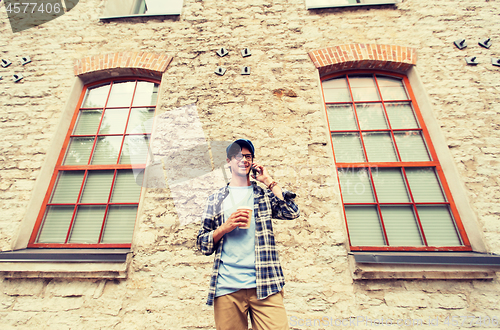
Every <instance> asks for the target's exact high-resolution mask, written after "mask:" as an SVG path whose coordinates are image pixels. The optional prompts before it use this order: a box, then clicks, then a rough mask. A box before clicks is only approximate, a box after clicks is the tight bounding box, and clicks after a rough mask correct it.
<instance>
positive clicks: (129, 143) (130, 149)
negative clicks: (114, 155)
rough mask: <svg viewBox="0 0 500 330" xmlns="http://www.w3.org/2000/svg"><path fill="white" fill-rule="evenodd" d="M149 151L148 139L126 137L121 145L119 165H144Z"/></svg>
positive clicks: (134, 136) (143, 137)
mask: <svg viewBox="0 0 500 330" xmlns="http://www.w3.org/2000/svg"><path fill="white" fill-rule="evenodd" d="M148 150H149V137H148V136H146V135H127V136H126V137H125V142H124V144H123V150H122V155H121V157H120V164H145V163H146V160H147V157H148V152H149V151H148Z"/></svg>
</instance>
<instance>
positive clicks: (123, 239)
mask: <svg viewBox="0 0 500 330" xmlns="http://www.w3.org/2000/svg"><path fill="white" fill-rule="evenodd" d="M136 216H137V206H135V205H111V206H110V207H109V211H108V217H107V219H106V224H105V227H104V233H103V237H102V240H101V243H117V244H118V243H131V242H132V234H133V232H134V225H135V218H136Z"/></svg>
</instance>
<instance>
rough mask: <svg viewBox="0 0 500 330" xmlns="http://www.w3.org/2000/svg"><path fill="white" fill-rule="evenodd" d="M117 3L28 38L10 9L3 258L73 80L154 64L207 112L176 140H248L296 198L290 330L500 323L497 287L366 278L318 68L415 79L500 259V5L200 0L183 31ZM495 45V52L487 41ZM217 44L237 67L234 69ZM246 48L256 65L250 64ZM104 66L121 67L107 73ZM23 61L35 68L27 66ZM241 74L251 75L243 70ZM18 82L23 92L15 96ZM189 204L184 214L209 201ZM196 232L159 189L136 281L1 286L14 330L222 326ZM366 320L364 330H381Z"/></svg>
mask: <svg viewBox="0 0 500 330" xmlns="http://www.w3.org/2000/svg"><path fill="white" fill-rule="evenodd" d="M104 6H105V1H100V0H80V1H79V2H78V4H77V6H76V7H74V8H73V9H72V10H71V11H70V12H68V13H66V14H65V15H63V16H61V17H59V18H57V19H54V20H52V21H50V22H47V23H45V24H43V25H41V26H39V27H36V28H33V29H29V30H26V31H22V32H19V33H15V34H14V33H12V31H11V29H10V26H9V23H8V22H9V21H8V17H7V13H6V11H5V7H4V6H3V1H2V5H0V34H1V35H2V37H1V38H0V55H1V58H6V59H10V60H11V61H12V62H13V64H12V65H11V66H9V67H8V68H0V75H1V76H3V80H0V132H1V133H0V152H1V154H0V250H2V251H7V250H9V249H11V247H12V241H13V240H14V238H15V237H16V235H17V232H18V229H19V227H20V224H21V222H22V220H23V219H24V217H25V213H26V209H27V206H28V205H29V203H30V200H31V199H32V197H33V193H32V190H33V186H34V185H35V181H36V180H37V179H38V178H39V176H40V169H41V167H42V166H43V164H44V162H45V161H46V159H47V154H48V151H49V149H50V145H51V143H52V141H53V140H54V136H55V132H56V128H57V127H58V125H59V124H60V122H61V112H62V109H63V108H64V105H65V104H66V103H67V102H68V98H69V95H70V93H71V91H72V84H73V82H74V81H75V75H77V76H79V77H81V78H82V79H84V81H90V80H92V81H94V80H95V79H99V78H103V79H104V78H110V77H112V76H113V74H114V73H118V74H121V73H122V72H120V71H119V70H122V69H123V68H122V66H125V68H124V70H129V69H130V70H129V71H128V72H125V73H126V74H131V75H135V74H139V75H142V74H146V73H144V72H141V71H139V70H144V69H147V71H148V72H151V71H150V70H151V69H152V70H153V71H155V72H156V73H154V74H155V75H160V74H161V78H162V79H161V81H162V85H161V88H160V90H161V92H160V94H159V96H158V107H157V113H159V114H164V113H167V112H174V113H180V112H181V110H182V109H183V108H182V107H185V106H188V105H191V104H194V105H195V107H194V108H193V109H194V110H193V111H194V112H195V113H196V116H194V115H193V116H190V117H183V116H179V117H176V118H175V119H176V120H177V121H175V126H176V127H177V128H178V131H175V132H174V133H176V134H175V137H176V138H177V137H182V134H181V133H182V127H184V126H189V124H190V123H191V122H190V121H191V120H194V119H196V121H197V122H196V125H197V126H196V128H199V130H200V131H201V132H202V133H203V134H201V138H203V139H207V140H210V141H228V140H232V139H235V138H239V137H247V138H249V139H251V140H252V141H253V142H254V145H255V146H256V149H257V151H256V157H257V159H258V160H259V161H260V162H261V163H263V164H265V165H266V166H267V167H268V169H269V171H270V173H271V174H272V175H273V179H274V180H276V181H277V182H279V183H280V185H283V186H284V187H286V188H288V189H290V190H292V191H294V192H295V193H297V196H298V197H297V202H298V204H299V207H300V209H301V217H300V218H299V219H297V220H294V221H276V222H274V224H273V227H274V230H275V233H276V241H277V246H278V248H279V253H280V259H281V263H282V266H283V271H284V275H285V278H286V285H285V306H286V309H287V313H288V315H289V316H290V317H292V319H291V321H294V320H295V321H296V323H295V325H293V323H292V328H293V329H318V328H321V327H318V326H306V325H305V324H306V322H304V320H306V319H309V320H311V319H314V318H324V317H325V316H326V317H328V320H330V318H332V319H333V321H335V319H339V320H340V322H341V323H342V320H348V318H349V317H351V316H354V317H357V316H360V317H365V318H370V319H372V320H374V319H378V320H380V319H381V318H382V317H384V319H385V320H387V319H389V318H390V319H392V320H394V322H396V320H400V319H401V320H410V321H409V322H411V320H412V319H415V320H417V319H421V320H424V321H425V322H427V323H428V322H429V319H433V320H434V319H435V318H436V317H439V319H440V324H439V325H440V326H442V327H444V325H443V323H442V321H443V320H444V319H445V318H446V317H447V316H453V315H454V316H461V315H462V316H465V315H468V316H476V317H483V319H482V320H483V321H484V320H485V319H484V317H485V316H490V317H493V316H497V317H498V316H499V315H498V314H499V307H498V301H499V299H500V284H499V281H498V279H497V278H495V279H493V280H482V279H480V280H382V281H377V280H367V281H354V280H353V278H352V276H351V273H350V269H349V264H348V254H347V253H348V247H347V246H346V233H345V227H344V226H345V224H344V220H343V215H342V206H341V200H340V196H339V194H338V189H337V185H338V183H337V176H336V172H335V167H334V164H333V156H332V149H331V147H330V146H329V145H328V143H327V141H329V132H328V128H327V126H326V122H325V116H326V115H325V110H324V104H323V103H322V97H321V90H320V86H319V79H318V71H319V74H321V75H323V74H328V73H331V72H333V71H334V70H344V69H348V68H354V67H356V68H375V69H381V68H380V67H377V66H379V65H387V67H385V68H384V69H388V70H399V71H404V70H407V69H408V68H409V67H410V66H412V65H413V66H415V67H416V69H417V70H416V71H418V75H419V78H420V80H421V83H422V85H423V88H424V89H425V92H426V94H427V95H428V98H429V103H430V104H431V105H432V112H433V114H434V117H436V120H437V125H439V127H440V128H441V131H442V134H443V135H444V138H445V140H446V141H447V142H446V145H445V147H446V148H447V149H448V151H449V153H450V154H451V155H452V157H453V160H454V164H455V166H456V168H457V171H458V173H459V175H460V178H461V182H460V184H461V185H462V186H463V187H464V190H465V192H466V194H467V197H468V199H469V201H470V205H471V208H472V210H473V212H474V213H475V214H476V216H477V218H478V225H477V228H479V230H481V231H482V233H483V238H482V239H483V240H484V242H485V245H486V246H487V247H488V251H489V252H493V253H500V240H499V239H498V238H499V237H500V226H499V223H500V207H499V205H500V188H499V187H500V178H499V176H498V173H499V171H500V148H499V147H498V146H499V145H500V125H499V122H498V118H499V115H500V106H499V105H500V85H499V81H500V70H499V68H498V67H494V66H492V65H491V62H490V58H491V57H498V54H499V53H500V40H499V36H498V31H500V20H498V13H499V12H500V2H499V1H484V0H468V1H463V0H448V1H435V0H405V1H404V2H402V3H400V4H398V5H397V6H370V7H359V8H344V9H323V10H311V11H307V10H306V9H305V5H304V2H303V1H302V0H273V1H261V0H252V1H250V0H248V1H236V2H235V1H220V0H204V1H197V0H185V1H184V7H183V11H182V14H181V15H180V17H179V18H172V17H161V18H159V17H157V18H149V19H146V18H129V19H121V20H118V21H108V22H101V21H99V17H100V15H102V13H103V10H104ZM487 36H491V37H492V41H493V43H492V46H491V48H490V49H484V48H481V47H480V46H478V45H477V42H476V41H478V40H481V39H482V38H485V37H487ZM459 37H463V38H466V39H467V41H468V44H469V46H468V47H467V48H466V49H464V50H458V49H457V48H456V47H455V46H454V45H453V41H454V40H456V39H458V38H459ZM342 45H343V46H342ZM374 45H377V46H376V47H375V46H374ZM382 45H399V46H382ZM220 47H225V48H226V49H228V50H229V55H227V56H224V57H219V56H218V55H217V54H216V53H215V52H216V50H217V49H219V48H220ZM245 47H248V48H249V49H250V50H251V53H252V55H251V56H249V57H245V58H243V57H242V56H241V53H240V51H241V49H242V48H245ZM393 47H396V48H395V50H396V51H395V52H393ZM369 49H371V50H372V53H371V55H370V53H369ZM382 49H385V55H384V52H383V51H382ZM335 51H336V52H337V55H338V59H337V58H336V57H335V55H334V54H335ZM399 51H401V53H400V54H399V53H398V52H399ZM405 51H406V57H405V56H404V55H403V54H404V52H405ZM417 52H418V61H417V60H416V56H415V54H416V53H417ZM103 54H122V56H121V60H118V58H119V56H118V57H117V60H116V61H114V62H113V64H112V65H111V66H110V67H106V66H105V65H104V63H105V61H106V55H103ZM134 54H135V55H134ZM139 54H141V55H139ZM144 54H156V56H158V58H157V63H156V67H153V68H152V67H151V66H149V67H143V66H142V65H144V64H140V63H138V62H137V63H135V61H136V60H137V59H138V58H142V57H143V56H144ZM320 54H322V56H323V57H322V56H321V55H320ZM330 54H332V55H330ZM398 54H399V55H398ZM24 55H29V56H30V57H31V59H32V62H31V63H29V64H26V65H24V66H22V65H20V64H19V63H18V61H17V59H19V58H20V57H21V56H24ZM473 55H474V56H477V57H478V60H479V62H480V64H478V65H477V66H468V65H467V64H466V63H465V61H464V57H465V56H473ZM342 56H343V58H342ZM355 56H357V57H355ZM380 56H382V57H380ZM398 56H399V57H398ZM132 57H134V58H135V60H134V63H135V64H130V63H131V62H132V60H131V59H132ZM170 57H172V59H171V60H170V59H169V58H170ZM152 58H153V57H151V58H150V60H151V59H152ZM160 58H161V59H162V60H161V61H160ZM87 59H88V62H87ZM109 59H110V56H109V55H108V63H109ZM112 59H113V60H114V59H115V57H114V56H113V57H112ZM127 59H128V60H129V64H126V62H127ZM145 59H146V58H145ZM311 59H312V60H311ZM75 61H77V62H76V63H77V65H76V67H75ZM123 61H125V63H124V62H123ZM168 62H169V63H168ZM162 63H163V64H162ZM166 63H167V64H166ZM151 65H152V62H151ZM165 66H166V69H165ZM218 66H223V67H225V68H227V72H226V74H225V75H224V76H218V75H216V74H215V73H214V70H215V69H216V68H217V67H218ZM242 66H249V67H251V74H250V75H241V74H240V72H241V67H242ZM92 70H97V71H92ZM134 70H136V71H134ZM17 72H19V73H22V74H23V76H24V79H22V80H21V81H19V82H17V83H15V82H13V81H12V80H11V79H10V76H11V74H13V73H17ZM97 73H101V75H97ZM93 74H94V75H93ZM179 109H181V110H179ZM172 110H174V111H172ZM176 110H177V111H176ZM173 126H174V125H173ZM165 129H167V130H168V126H167V127H165ZM196 137H198V136H196ZM201 138H200V139H201ZM170 142H172V143H175V142H176V141H175V139H174V141H170ZM56 154H58V151H57V152H56ZM190 160H192V161H193V163H196V162H197V161H199V159H198V158H196V157H193V158H191V159H190ZM186 184H187V182H186ZM199 184H200V185H203V187H204V188H206V189H215V187H212V186H210V183H209V182H208V181H204V182H199ZM189 197H190V198H186V199H185V200H181V201H180V202H181V203H185V205H188V204H189V203H194V204H196V205H197V207H202V206H203V204H204V200H201V199H200V198H198V197H197V196H194V197H193V198H191V196H189ZM190 216H192V217H193V218H194V217H196V216H197V214H194V212H193V214H190ZM181 223H182V222H181V219H180V217H179V214H178V212H177V211H176V205H175V203H174V200H173V198H172V191H171V190H170V189H168V188H161V187H155V188H151V189H147V190H145V193H144V202H143V203H141V212H140V214H139V215H138V218H137V226H136V231H135V232H134V238H133V253H131V254H130V260H131V263H130V267H129V269H128V273H127V278H126V279H116V280H114V279H95V278H88V279H75V278H71V277H68V278H59V279H56V278H46V279H23V278H18V279H8V278H4V277H0V319H2V329H33V328H36V329H70V328H71V329H88V328H89V327H90V328H102V329H117V330H119V329H124V330H125V329H126V330H129V329H207V330H208V329H213V328H214V323H213V318H212V317H213V315H212V314H213V311H212V309H211V308H209V307H207V306H206V305H205V301H206V295H207V290H208V285H209V279H210V273H211V267H212V261H213V259H212V257H207V256H203V255H201V254H200V253H199V252H198V251H197V250H196V249H195V246H194V245H195V244H194V241H195V236H196V233H197V230H198V223H191V224H188V225H182V224H181ZM33 276H37V274H36V273H34V274H33ZM293 318H294V319H293ZM359 320H360V323H359V328H360V329H371V328H373V327H374V326H369V325H365V323H364V322H362V321H361V320H362V319H359ZM476 320H478V319H476ZM460 322H461V320H460ZM345 323H349V321H347V322H345ZM299 324H302V325H299ZM337 324H338V323H337ZM463 327H464V328H465V327H466V326H463ZM479 327H481V326H479ZM485 327H488V326H485ZM324 328H325V329H333V328H334V326H326V325H325V326H324ZM416 328H417V327H416ZM436 328H439V327H436ZM457 328H459V327H457Z"/></svg>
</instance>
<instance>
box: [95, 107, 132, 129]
mask: <svg viewBox="0 0 500 330" xmlns="http://www.w3.org/2000/svg"><path fill="white" fill-rule="evenodd" d="M127 117H128V109H107V110H106V111H105V112H104V118H103V119H102V124H101V129H100V130H99V134H123V132H124V131H125V125H126V124H127Z"/></svg>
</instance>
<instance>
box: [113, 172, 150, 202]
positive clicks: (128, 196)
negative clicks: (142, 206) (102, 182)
mask: <svg viewBox="0 0 500 330" xmlns="http://www.w3.org/2000/svg"><path fill="white" fill-rule="evenodd" d="M143 173H144V172H141V174H140V175H139V176H138V177H137V178H135V176H134V172H133V171H132V170H122V171H118V174H117V175H116V180H115V187H114V188H113V195H112V196H111V203H138V202H139V196H140V194H141V185H140V184H138V182H139V183H142V177H143Z"/></svg>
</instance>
